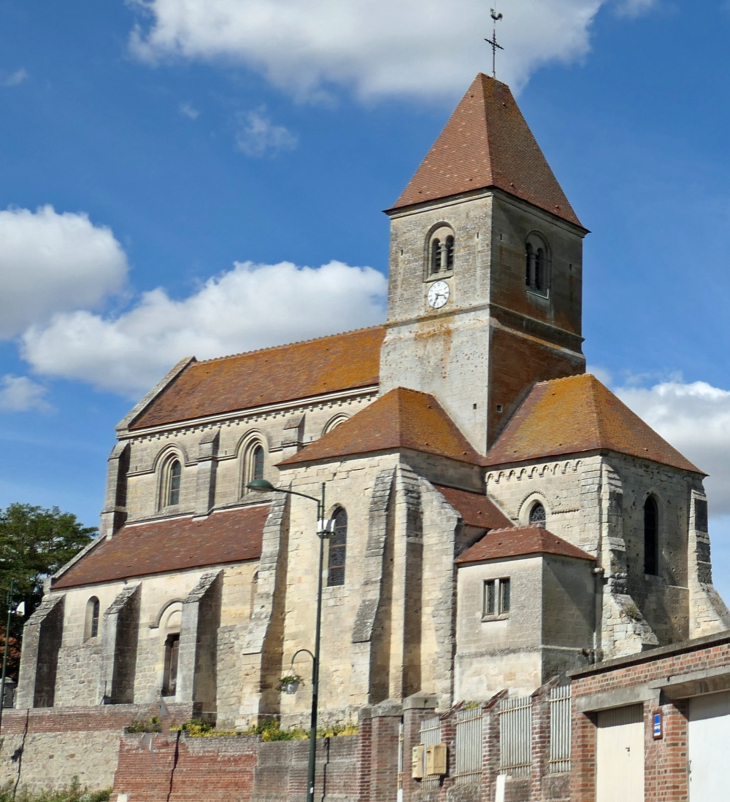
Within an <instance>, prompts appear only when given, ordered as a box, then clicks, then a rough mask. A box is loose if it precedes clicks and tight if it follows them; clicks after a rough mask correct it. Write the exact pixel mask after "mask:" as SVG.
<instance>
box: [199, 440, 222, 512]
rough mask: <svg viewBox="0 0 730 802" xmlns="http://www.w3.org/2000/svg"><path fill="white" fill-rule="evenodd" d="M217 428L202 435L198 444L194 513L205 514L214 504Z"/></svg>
mask: <svg viewBox="0 0 730 802" xmlns="http://www.w3.org/2000/svg"><path fill="white" fill-rule="evenodd" d="M219 434H220V430H219V429H214V430H213V431H211V432H207V433H206V434H205V435H203V438H202V440H201V441H200V443H199V444H198V467H197V473H196V480H195V482H196V483H195V514H196V515H199V516H205V515H208V513H210V511H211V510H212V509H213V505H214V504H215V476H216V466H217V464H218V463H217V457H218V440H219Z"/></svg>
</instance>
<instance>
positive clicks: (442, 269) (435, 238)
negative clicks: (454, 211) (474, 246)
mask: <svg viewBox="0 0 730 802" xmlns="http://www.w3.org/2000/svg"><path fill="white" fill-rule="evenodd" d="M455 247H456V241H455V239H454V232H453V231H452V230H451V228H450V227H449V226H441V227H440V228H438V229H437V230H436V231H434V232H433V234H432V235H431V239H430V243H429V248H428V270H427V271H426V275H427V278H435V277H436V276H441V275H444V274H445V273H452V272H453V270H454V254H455Z"/></svg>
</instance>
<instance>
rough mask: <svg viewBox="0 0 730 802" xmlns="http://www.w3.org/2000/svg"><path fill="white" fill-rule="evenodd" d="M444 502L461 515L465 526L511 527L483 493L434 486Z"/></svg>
mask: <svg viewBox="0 0 730 802" xmlns="http://www.w3.org/2000/svg"><path fill="white" fill-rule="evenodd" d="M434 487H435V488H436V490H438V491H439V493H441V495H443V497H444V498H445V499H446V501H448V502H449V504H451V506H452V507H453V508H454V509H455V510H456V511H457V512H458V513H459V515H461V518H462V520H463V521H464V523H465V524H466V525H467V526H476V527H479V528H481V529H502V528H504V527H509V526H512V522H511V521H510V519H509V518H508V517H507V516H506V515H505V514H504V513H503V512H502V511H501V510H500V509H499V508H498V507H497V505H496V504H495V503H494V502H493V501H492V500H491V499H488V498H487V497H486V496H485V495H484V493H470V492H469V491H468V490H457V489H456V488H453V487H444V486H443V485H434Z"/></svg>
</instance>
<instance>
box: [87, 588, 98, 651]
mask: <svg viewBox="0 0 730 802" xmlns="http://www.w3.org/2000/svg"><path fill="white" fill-rule="evenodd" d="M98 634H99V599H97V598H96V596H92V597H91V598H90V599H89V601H87V602H86V622H85V623H84V640H85V641H87V640H90V639H91V638H95V637H96V636H97V635H98Z"/></svg>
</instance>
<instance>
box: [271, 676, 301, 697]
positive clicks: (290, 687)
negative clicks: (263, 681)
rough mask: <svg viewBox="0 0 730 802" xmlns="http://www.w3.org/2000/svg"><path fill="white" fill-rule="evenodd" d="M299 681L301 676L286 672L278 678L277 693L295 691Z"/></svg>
mask: <svg viewBox="0 0 730 802" xmlns="http://www.w3.org/2000/svg"><path fill="white" fill-rule="evenodd" d="M301 682H302V678H301V677H300V676H299V674H287V675H286V676H285V677H282V678H281V679H280V680H279V684H278V685H277V686H276V690H277V691H279V693H296V692H297V690H298V689H299V685H300V684H301Z"/></svg>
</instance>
